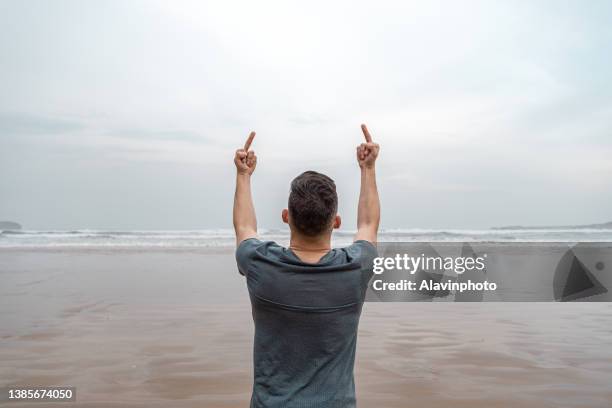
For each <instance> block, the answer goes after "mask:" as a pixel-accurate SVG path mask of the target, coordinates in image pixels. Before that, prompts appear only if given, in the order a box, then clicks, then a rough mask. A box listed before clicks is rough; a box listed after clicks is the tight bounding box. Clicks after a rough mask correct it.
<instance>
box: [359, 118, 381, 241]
mask: <svg viewBox="0 0 612 408" xmlns="http://www.w3.org/2000/svg"><path fill="white" fill-rule="evenodd" d="M361 130H362V131H363V135H364V136H365V140H366V142H365V143H362V144H361V145H359V146H357V162H358V163H359V167H360V169H361V190H360V192H359V207H358V209H357V235H355V241H357V240H360V239H363V240H366V241H370V242H372V243H375V242H376V237H377V235H378V224H379V223H380V201H379V199H378V188H377V187H376V158H377V157H378V152H379V150H380V147H379V146H378V144H376V143H374V142H372V136H371V135H370V132H369V131H368V128H367V127H366V125H361Z"/></svg>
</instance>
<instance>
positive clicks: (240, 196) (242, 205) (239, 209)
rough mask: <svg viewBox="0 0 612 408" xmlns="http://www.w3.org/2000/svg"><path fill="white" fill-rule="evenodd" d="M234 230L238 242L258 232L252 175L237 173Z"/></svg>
mask: <svg viewBox="0 0 612 408" xmlns="http://www.w3.org/2000/svg"><path fill="white" fill-rule="evenodd" d="M234 230H235V231H236V239H237V241H238V242H240V241H242V240H243V239H246V238H249V237H250V236H248V235H253V234H255V233H256V232H257V219H256V217H255V207H254V206H253V197H252V195H251V176H250V175H249V174H240V173H238V174H237V175H236V192H235V194H234Z"/></svg>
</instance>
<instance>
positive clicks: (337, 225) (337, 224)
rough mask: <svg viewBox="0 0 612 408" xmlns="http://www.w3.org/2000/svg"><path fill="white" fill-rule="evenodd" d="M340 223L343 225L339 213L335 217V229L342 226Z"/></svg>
mask: <svg viewBox="0 0 612 408" xmlns="http://www.w3.org/2000/svg"><path fill="white" fill-rule="evenodd" d="M340 225H342V218H340V216H339V215H336V218H334V229H338V228H340Z"/></svg>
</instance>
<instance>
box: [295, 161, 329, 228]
mask: <svg viewBox="0 0 612 408" xmlns="http://www.w3.org/2000/svg"><path fill="white" fill-rule="evenodd" d="M337 210H338V194H337V193H336V183H334V180H332V179H331V178H329V177H327V176H326V175H325V174H321V173H317V172H316V171H305V172H304V173H302V174H300V175H299V176H297V177H296V178H294V179H293V181H292V182H291V192H290V193H289V215H291V220H292V223H293V226H294V227H295V228H296V229H297V230H298V231H299V232H301V233H302V234H304V235H308V236H316V235H319V234H321V233H322V232H324V231H325V230H326V229H328V228H329V227H330V226H331V223H332V220H333V219H334V216H335V215H336V211H337Z"/></svg>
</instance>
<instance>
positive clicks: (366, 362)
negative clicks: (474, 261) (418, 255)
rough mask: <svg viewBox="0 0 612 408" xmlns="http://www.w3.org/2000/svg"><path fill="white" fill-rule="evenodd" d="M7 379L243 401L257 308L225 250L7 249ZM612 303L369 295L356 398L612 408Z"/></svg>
mask: <svg viewBox="0 0 612 408" xmlns="http://www.w3.org/2000/svg"><path fill="white" fill-rule="evenodd" d="M0 282H2V283H1V284H0V361H1V362H2V364H0V387H4V386H27V385H30V386H33V385H37V386H76V387H77V402H76V403H67V404H58V403H41V402H37V403H30V404H28V403H19V404H14V403H10V404H6V405H9V406H23V407H25V406H32V407H45V406H49V407H59V406H62V405H65V406H72V407H77V406H79V407H80V406H83V407H119V406H121V407H168V406H172V407H196V406H197V407H241V406H242V407H244V406H248V401H249V397H250V387H251V379H252V378H251V376H252V364H251V347H252V333H253V327H252V321H251V316H250V308H249V304H248V299H247V293H246V289H245V286H244V281H243V278H241V277H240V276H239V275H238V273H237V271H236V268H235V266H234V264H233V255H232V253H231V251H230V250H219V249H210V250H209V249H201V250H163V251H162V250H126V249H122V250H95V249H90V250H83V249H74V250H69V249H61V250H49V249H46V250H9V249H3V250H0ZM611 339H612V304H608V303H573V304H558V303H476V304H467V303H463V304H462V303H443V302H441V303H367V304H366V305H365V308H364V313H363V317H362V321H361V327H360V335H359V343H358V354H357V364H356V383H357V397H358V405H359V406H360V407H373V408H374V407H407V406H423V407H449V406H452V407H509V406H511V407H561V406H562V407H609V406H612V385H611V384H612V348H611V347H610V340H611Z"/></svg>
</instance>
